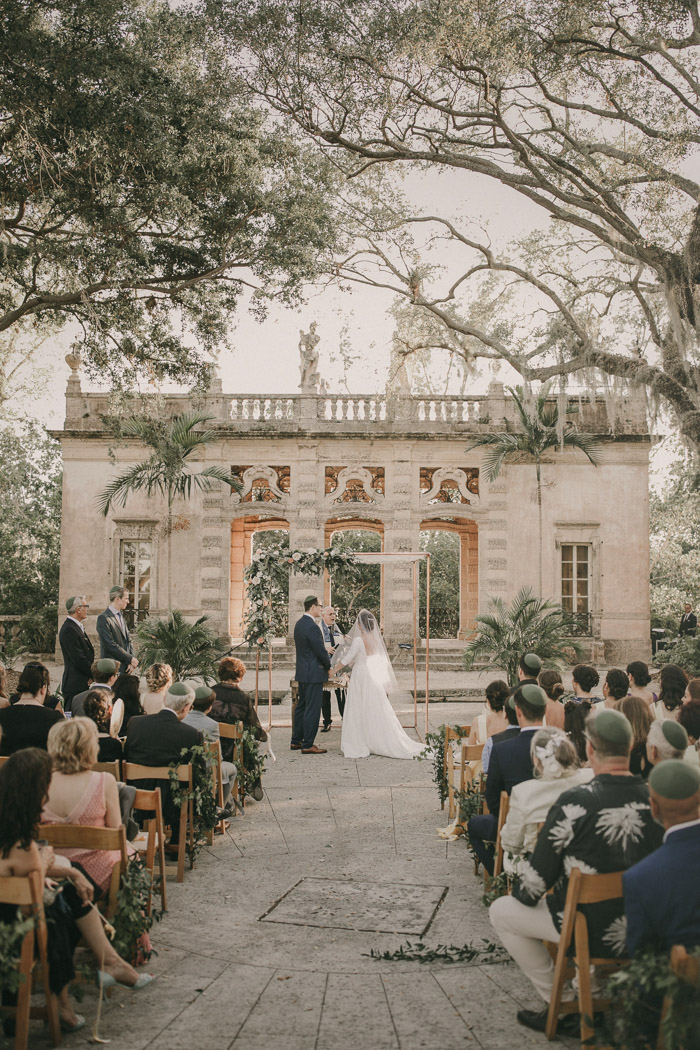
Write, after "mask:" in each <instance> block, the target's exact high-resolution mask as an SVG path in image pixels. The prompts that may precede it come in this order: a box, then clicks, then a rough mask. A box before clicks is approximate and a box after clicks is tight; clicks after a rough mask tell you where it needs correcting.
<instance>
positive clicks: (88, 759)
mask: <svg viewBox="0 0 700 1050" xmlns="http://www.w3.org/2000/svg"><path fill="white" fill-rule="evenodd" d="M97 750H98V744H97V727H96V725H95V723H94V722H91V721H90V719H89V718H70V719H63V721H62V722H60V723H59V724H58V725H56V726H54V727H53V728H52V730H51V732H50V733H49V745H48V751H49V755H50V757H51V761H52V763H53V776H52V777H51V783H50V785H49V792H48V798H47V800H46V802H45V804H44V809H43V812H42V814H41V822H42V824H87V825H89V826H90V827H99V828H119V827H121V823H122V814H121V809H120V807H119V789H118V788H117V782H116V780H115V779H114V777H113V776H112V774H111V773H96V772H95V771H94V770H93V768H92V767H93V765H94V764H95V762H96V761H97ZM56 852H57V853H60V854H61V856H64V857H68V859H69V860H70V861H71V863H73V864H75V865H77V866H78V867H79V868H81V869H82V870H83V871H84V872H85V874H86V875H88V876H89V877H90V878H91V879H92V881H93V882H94V883H95V884H96V885H97V886H99V887H100V889H103V890H104V889H107V887H108V886H109V880H110V879H111V877H112V868H113V867H114V865H115V864H118V863H119V860H120V853H119V851H118V850H79V849H60V850H57V851H56Z"/></svg>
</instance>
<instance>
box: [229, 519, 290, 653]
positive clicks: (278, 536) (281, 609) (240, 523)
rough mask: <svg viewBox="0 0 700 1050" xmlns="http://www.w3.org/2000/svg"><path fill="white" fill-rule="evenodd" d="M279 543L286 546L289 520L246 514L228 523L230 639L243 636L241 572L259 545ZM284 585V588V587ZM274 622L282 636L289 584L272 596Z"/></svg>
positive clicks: (285, 629) (243, 595)
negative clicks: (229, 547)
mask: <svg viewBox="0 0 700 1050" xmlns="http://www.w3.org/2000/svg"><path fill="white" fill-rule="evenodd" d="M276 543H282V545H283V546H285V547H288V546H289V522H288V521H286V520H285V519H284V518H262V517H260V516H259V515H250V516H249V517H246V518H236V519H235V520H234V521H232V522H231V592H230V598H229V632H230V634H231V635H232V636H233V638H242V637H243V617H244V614H245V583H244V573H245V570H246V569H247V568H248V566H249V565H250V562H251V558H252V556H253V551H255V550H257V549H258V547H259V546H261V545H265V546H268V545H270V544H276ZM285 588H286V590H285ZM272 598H273V602H274V605H275V609H276V610H278V611H277V612H276V618H277V621H278V623H276V625H275V634H276V636H277V637H279V638H284V637H285V635H286V634H287V631H288V618H289V612H288V604H289V601H288V599H289V585H288V583H285V584H284V585H283V587H281V588H280V589H279V593H276V594H273V595H272Z"/></svg>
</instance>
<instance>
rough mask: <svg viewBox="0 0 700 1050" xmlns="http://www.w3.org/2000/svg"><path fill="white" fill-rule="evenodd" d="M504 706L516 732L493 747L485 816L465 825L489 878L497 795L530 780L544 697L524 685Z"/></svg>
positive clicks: (527, 685)
mask: <svg viewBox="0 0 700 1050" xmlns="http://www.w3.org/2000/svg"><path fill="white" fill-rule="evenodd" d="M508 704H509V705H511V706H514V707H515V711H516V714H517V716H518V725H519V727H520V731H519V732H518V733H516V734H514V735H513V736H512V737H508V738H507V739H506V740H501V741H500V742H499V743H497V744H494V747H493V751H492V753H491V761H490V764H489V772H488V776H487V778H486V805H487V806H488V807H489V812H488V813H480V814H478V815H477V816H475V817H472V818H471V819H470V821H469V824H468V825H467V829H468V833H469V841H470V842H471V845H472V849H473V850H474V852H475V853H476V855H477V857H478V858H479V860H480V861H481V863H482V864H483V865H484V869H485V870H486V871H487V872H488V873H489V875H492V874H493V858H494V852H495V842H496V833H497V828H498V811H499V808H500V805H501V792H502V791H507V792H508V794H510V793H511V791H512V790H513V788H514V787H515V785H516V784H520V783H521V782H522V781H523V780H531V779H532V757H531V748H530V744H531V742H532V736H531V734H532V733H533V732H534V731H535V730H537V729H539V728H540V727H541V726H542V718H543V716H544V712H545V710H546V708H547V697H546V695H545V693H544V690H542V689H540V687H539V686H538V685H532V684H531V683H525V684H524V685H523V684H521V685H519V686H518V688H517V689H516V690H515V692H514V693H513V695H512V696H511V697H509V699H508Z"/></svg>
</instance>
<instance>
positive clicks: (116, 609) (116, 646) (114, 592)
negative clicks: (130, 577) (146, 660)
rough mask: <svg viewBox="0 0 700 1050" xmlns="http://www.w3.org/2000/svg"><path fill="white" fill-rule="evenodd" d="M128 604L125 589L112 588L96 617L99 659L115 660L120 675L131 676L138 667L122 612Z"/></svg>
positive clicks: (127, 594)
mask: <svg viewBox="0 0 700 1050" xmlns="http://www.w3.org/2000/svg"><path fill="white" fill-rule="evenodd" d="M128 604H129V592H128V590H127V589H126V587H119V586H117V587H112V589H111V590H110V592H109V605H108V607H107V608H106V609H105V611H104V612H101V613H100V615H99V616H98V617H97V634H98V637H99V639H100V657H101V658H102V659H109V660H116V661H117V663H118V664H119V673H120V674H124V673H125V672H127V671H128V672H129V674H133V673H134V671H135V670H136V668H137V666H138V660H137V659H136V656H135V655H134V646H133V643H132V641H131V638H130V636H129V628H128V627H127V625H126V620H125V619H124V610H125V609H126V607H127V605H128Z"/></svg>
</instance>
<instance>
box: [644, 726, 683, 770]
mask: <svg viewBox="0 0 700 1050" xmlns="http://www.w3.org/2000/svg"><path fill="white" fill-rule="evenodd" d="M687 747H688V734H687V733H686V731H685V729H684V728H683V726H682V725H680V724H679V723H678V722H674V721H673V719H672V718H666V719H664V721H663V722H659V721H658V719H657V720H656V721H655V722H652V724H651V728H650V730H649V735H648V736H647V758H648V759H649V761H650V762H651V764H652V766H656V765H658V764H659V762H666V761H668V759H670V758H683V755H684V754H685V752H686V748H687Z"/></svg>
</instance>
